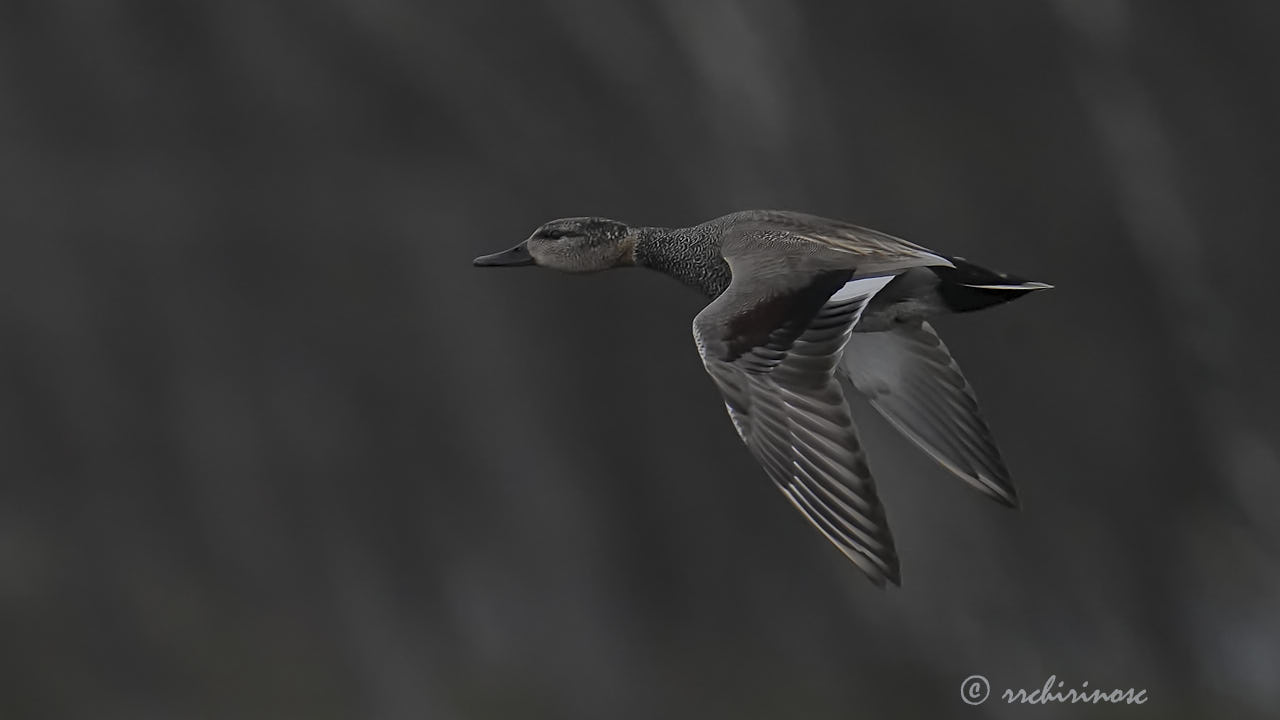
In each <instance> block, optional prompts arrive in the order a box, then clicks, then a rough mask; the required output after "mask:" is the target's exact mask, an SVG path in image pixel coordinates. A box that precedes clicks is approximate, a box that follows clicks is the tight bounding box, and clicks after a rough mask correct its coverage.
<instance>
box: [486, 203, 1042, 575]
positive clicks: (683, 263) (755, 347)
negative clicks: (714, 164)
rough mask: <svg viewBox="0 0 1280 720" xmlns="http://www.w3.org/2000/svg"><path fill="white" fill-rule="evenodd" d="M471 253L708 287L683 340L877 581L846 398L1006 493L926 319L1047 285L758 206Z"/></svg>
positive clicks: (560, 233)
mask: <svg viewBox="0 0 1280 720" xmlns="http://www.w3.org/2000/svg"><path fill="white" fill-rule="evenodd" d="M475 264H477V265H482V266H491V265H531V264H536V265H541V266H544V267H550V268H554V269H559V270H565V271H570V272H591V271H596V270H603V269H607V268H611V267H622V266H639V267H647V268H650V269H653V270H657V271H659V272H662V273H664V274H666V275H669V276H671V277H673V278H675V279H676V280H679V281H680V282H682V283H684V284H686V285H688V286H690V287H693V288H695V289H697V290H699V291H700V292H702V293H703V294H704V295H706V296H707V297H708V298H710V299H711V302H710V303H709V304H708V305H707V306H706V308H704V309H703V310H702V312H700V313H699V314H698V316H697V317H696V318H695V319H694V322H693V335H694V340H695V343H696V345H697V348H698V352H699V354H700V355H701V356H702V360H703V363H704V365H705V366H706V369H707V372H708V374H709V375H710V376H711V378H712V380H713V381H715V383H716V385H717V386H718V387H719V389H720V391H721V394H722V395H723V396H724V399H725V406H726V408H727V409H728V412H729V416H730V418H731V420H732V421H733V424H734V427H735V428H736V429H737V431H738V434H739V435H740V436H741V437H742V439H743V442H745V443H746V445H747V447H748V449H749V450H750V451H751V453H752V455H753V456H754V457H755V458H756V460H757V461H758V462H759V463H760V465H761V466H762V467H763V468H764V470H765V473H766V474H767V475H768V476H769V478H770V479H771V480H772V481H773V482H774V484H775V485H777V487H778V488H779V490H781V491H782V493H783V494H784V495H785V496H786V497H787V499H788V500H789V501H790V502H791V503H792V504H793V505H794V506H795V507H796V509H798V510H799V511H800V512H801V513H802V514H803V515H804V516H805V518H807V519H808V520H809V522H810V523H812V524H813V526H814V527H815V528H817V529H818V530H819V531H820V532H821V533H822V534H823V535H824V536H826V537H827V539H828V540H830V541H831V542H832V543H833V544H835V545H836V547H838V548H839V549H840V550H841V551H842V552H843V553H844V554H845V555H846V556H847V557H848V558H849V559H850V560H852V561H853V562H854V563H855V564H856V565H857V566H858V567H859V568H860V569H861V570H862V571H863V572H864V573H866V574H867V576H868V577H870V578H871V580H872V581H873V582H874V583H876V584H877V585H883V584H884V583H885V582H886V581H888V582H892V583H895V584H897V583H899V582H900V575H899V566H898V557H897V553H896V551H895V549H894V544H893V538H892V536H891V534H890V532H889V526H888V523H887V521H886V518H885V512H884V508H883V506H882V505H881V503H880V500H879V497H878V495H877V493H876V489H875V483H874V480H873V478H872V475H871V471H870V468H869V466H868V464H867V460H866V456H865V453H864V452H863V449H862V445H861V443H860V441H859V439H858V433H857V429H856V427H855V426H854V423H853V418H852V415H851V414H850V411H849V407H848V402H847V393H849V392H856V393H859V394H862V395H864V396H866V397H867V398H868V399H869V400H870V402H871V404H872V405H873V406H874V407H875V408H876V409H877V410H878V411H879V412H880V413H881V414H882V415H883V416H884V417H885V418H886V419H888V420H889V422H890V423H891V424H892V425H893V426H894V427H895V428H897V429H898V430H899V431H901V432H902V433H903V434H904V435H905V436H907V437H908V438H909V439H911V440H912V441H913V442H914V443H916V444H917V445H919V446H920V447H921V448H922V449H924V450H925V451H926V452H927V453H928V454H929V455H930V456H931V457H933V458H934V459H935V460H937V461H938V462H939V463H940V464H941V465H942V466H943V467H945V468H947V469H948V470H950V471H951V472H952V473H954V474H956V475H957V476H959V477H960V478H962V479H963V480H965V481H966V482H968V483H969V484H970V485H972V486H974V487H976V488H978V489H979V490H981V491H982V492H984V493H986V494H987V495H989V496H991V497H993V498H995V499H997V500H999V501H1001V502H1003V503H1005V504H1008V505H1015V504H1016V502H1017V499H1016V494H1015V492H1014V489H1013V484H1012V482H1011V480H1010V478H1009V472H1008V470H1007V469H1006V467H1005V464H1004V461H1003V459H1001V457H1000V453H999V451H998V449H997V448H996V445H995V442H994V440H992V438H991V433H990V430H989V429H988V427H987V424H986V422H985V421H984V420H983V419H982V416H981V413H980V412H979V409H978V404H977V398H976V396H975V394H974V392H973V390H972V388H971V387H970V386H969V384H968V382H967V381H966V380H965V378H964V376H963V374H962V373H961V372H960V368H959V366H958V365H957V364H956V362H955V360H954V359H952V357H951V355H950V353H949V352H948V351H947V348H946V346H945V345H944V344H943V343H942V341H941V340H940V339H939V338H938V336H937V334H936V333H935V332H934V330H933V328H932V327H931V326H930V325H929V323H928V322H927V319H928V318H931V317H934V316H936V315H941V314H945V313H950V312H967V311H970V310H976V309H981V308H983V307H988V306H991V305H995V304H999V303H1002V302H1006V301H1008V300H1011V299H1013V298H1015V297H1019V296H1021V295H1023V294H1026V293H1027V292H1030V291H1032V290H1038V289H1042V288H1046V287H1049V286H1048V285H1045V284H1043V283H1034V282H1029V281H1026V280H1022V279H1020V278H1014V277H1010V276H1008V275H1002V274H999V273H994V272H992V271H990V270H986V269H985V268H982V267H980V266H977V265H974V264H972V263H969V262H968V261H965V260H963V259H961V258H949V257H946V256H943V255H940V254H937V253H934V252H932V251H930V250H928V249H926V248H923V247H921V246H919V245H915V244H913V243H910V242H907V241H905V240H902V239H900V238H896V237H893V236H891V235H886V234H884V233H881V232H878V231H875V230H871V229H869V228H863V227H859V226H856V225H851V224H848V223H844V222H841V221H837V220H830V219H826V218H821V217H817V216H813V215H805V214H802V213H794V212H785V211H764V210H752V211H745V212H739V213H733V214H730V215H725V216H723V217H720V218H716V219H714V220H710V221H708V222H705V223H702V224H700V225H696V226H693V227H689V228H652V227H645V228H631V227H628V226H626V225H624V224H623V223H619V222H616V221H613V220H606V219H603V218H567V219H563V220H555V221H552V222H550V223H547V224H546V225H543V226H542V227H541V228H539V229H538V230H537V231H535V232H534V234H533V235H532V236H530V237H529V239H528V240H526V241H525V242H523V243H521V244H520V245H517V246H516V247H514V248H512V249H511V250H507V251H505V252H502V253H496V254H494V255H488V256H484V257H481V258H477V259H476V263H475Z"/></svg>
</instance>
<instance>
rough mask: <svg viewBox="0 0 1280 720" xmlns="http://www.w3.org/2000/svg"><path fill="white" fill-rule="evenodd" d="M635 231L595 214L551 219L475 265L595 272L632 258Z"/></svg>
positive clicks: (475, 261) (478, 259)
mask: <svg viewBox="0 0 1280 720" xmlns="http://www.w3.org/2000/svg"><path fill="white" fill-rule="evenodd" d="M634 250H635V235H634V234H633V233H632V232H631V228H629V227H627V225H626V224H625V223H620V222H618V221H617V220H609V219H607V218H598V217H577V218H562V219H560V220H552V221H551V222H549V223H547V224H545V225H543V226H542V227H540V228H538V229H537V230H535V231H534V233H533V234H532V235H530V236H529V239H528V240H525V241H524V242H522V243H520V244H519V245H516V246H515V247H513V248H511V249H510V250H503V251H502V252H499V253H494V254H492V255H483V256H481V257H478V258H476V259H475V260H474V261H472V263H473V264H474V265H476V266H478V267H512V266H518V265H539V266H541V267H545V268H551V269H553V270H562V271H564V272H596V271H599V270H608V269H609V268H613V267H619V266H623V265H631V264H632V263H633V262H634V252H633V251H634Z"/></svg>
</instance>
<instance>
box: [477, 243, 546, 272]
mask: <svg viewBox="0 0 1280 720" xmlns="http://www.w3.org/2000/svg"><path fill="white" fill-rule="evenodd" d="M471 264H472V265H475V266H476V267H519V266H521V265H532V264H533V256H532V255H530V254H529V248H528V246H527V245H526V243H520V244H519V245H517V246H515V247H513V248H511V249H510V250H503V251H502V252H496V253H494V254H492V255H481V256H480V257H478V258H476V259H475V260H472V261H471Z"/></svg>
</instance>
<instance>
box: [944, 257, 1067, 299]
mask: <svg viewBox="0 0 1280 720" xmlns="http://www.w3.org/2000/svg"><path fill="white" fill-rule="evenodd" d="M948 259H949V260H950V261H951V262H952V264H953V265H955V267H949V268H948V267H931V268H929V269H930V270H932V271H933V272H934V274H936V275H937V276H938V280H939V282H938V295H939V296H941V298H942V302H943V303H944V304H946V306H947V307H948V308H949V309H950V310H951V311H952V312H971V311H973V310H981V309H983V308H986V307H991V306H992V305H999V304H1001V303H1006V302H1009V301H1010V300H1016V299H1017V298H1020V297H1022V296H1023V295H1026V294H1027V293H1029V292H1033V291H1035V290H1046V289H1048V288H1051V287H1053V286H1052V285H1049V284H1047V283H1042V282H1035V281H1032V280H1024V279H1023V278H1020V277H1016V276H1013V275H1008V274H1005V273H998V272H995V271H994V270H988V269H987V268H984V267H982V266H980V265H974V264H973V263H971V262H969V261H968V260H965V259H964V258H959V257H954V258H948Z"/></svg>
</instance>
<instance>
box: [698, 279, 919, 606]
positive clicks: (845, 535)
mask: <svg viewBox="0 0 1280 720" xmlns="http://www.w3.org/2000/svg"><path fill="white" fill-rule="evenodd" d="M730 266H731V267H732V268H733V270H734V280H733V282H732V283H731V284H730V285H729V288H728V289H727V290H726V291H725V292H724V293H723V294H722V295H721V296H720V297H719V298H717V299H716V300H715V301H713V302H712V303H711V304H710V305H708V306H707V307H706V308H705V309H704V310H703V311H702V312H701V313H699V314H698V316H697V318H695V319H694V322H693V334H694V339H695V340H696V342H697V344H698V351H699V352H700V353H701V355H702V359H703V362H704V363H705V364H706V367H707V372H708V373H709V374H710V375H711V378H712V379H713V380H714V381H715V382H716V385H717V386H719V388H720V392H721V393H722V394H723V395H724V399H725V406H726V407H727V408H728V409H729V416H730V417H731V418H732V419H733V424H734V426H735V427H736V428H737V429H738V433H739V434H740V435H741V436H742V439H743V441H744V442H745V443H746V444H747V447H748V448H749V449H750V450H751V453H752V455H754V456H755V458H756V459H757V460H758V461H759V462H760V464H761V465H762V466H764V469H765V472H766V473H767V474H768V476H769V477H770V478H771V479H772V480H773V482H774V483H775V484H776V485H777V487H778V489H780V490H781V491H782V493H783V494H784V495H786V497H787V499H788V500H790V501H791V503H792V504H793V505H794V506H795V507H796V509H798V510H799V511H800V512H801V513H802V514H803V515H804V516H805V517H806V518H807V519H808V520H809V522H810V523H812V524H813V525H814V527H816V528H817V529H818V530H819V531H820V532H821V533H822V534H823V535H825V536H826V537H827V539H828V540H830V541H831V542H832V543H834V544H835V545H836V547H838V548H839V549H840V550H841V551H842V552H843V553H844V554H845V555H846V556H848V558H849V559H850V560H852V561H853V562H854V563H855V564H856V565H857V566H858V567H859V568H860V569H862V571H863V572H865V573H866V574H867V575H868V576H869V577H870V578H871V580H872V582H874V583H875V584H876V585H883V584H884V583H885V581H886V580H888V581H889V582H892V583H894V584H897V583H898V582H899V574H898V557H897V553H896V552H895V550H894V546H893V537H892V536H891V535H890V533H889V526H888V523H887V522H886V520H885V514H884V508H883V506H882V505H881V504H880V499H879V497H878V496H877V495H876V489H875V484H874V482H873V480H872V477H871V471H870V469H869V468H868V467H867V461H866V456H865V454H864V453H863V451H862V445H861V443H860V442H859V441H858V433H857V429H856V428H855V427H854V424H853V418H852V417H851V416H850V414H849V407H848V404H847V402H846V400H845V396H844V392H843V391H842V389H841V386H840V383H839V381H838V380H837V379H836V378H835V375H834V373H835V369H836V367H837V365H838V364H839V362H840V355H841V350H842V349H843V347H844V345H845V343H846V342H847V341H848V339H849V334H850V329H851V328H852V327H853V324H854V323H855V322H857V319H858V317H859V315H860V314H861V312H862V310H863V308H864V307H865V306H866V302H867V300H869V299H870V298H871V296H872V295H874V294H875V292H876V291H877V290H879V289H880V288H882V287H883V286H884V285H885V284H887V283H888V281H889V280H891V279H892V278H891V277H890V276H881V277H874V278H862V279H856V280H853V279H851V278H852V275H853V272H852V271H850V270H844V271H833V272H828V273H823V274H819V275H814V276H808V277H800V276H795V277H788V278H776V277H775V278H772V279H771V281H770V282H769V283H768V290H767V291H766V290H765V289H764V287H763V286H762V283H760V282H759V281H755V280H752V278H751V276H745V275H744V274H742V273H741V272H740V264H739V266H738V267H735V263H734V261H733V260H732V259H730ZM739 278H742V279H741V280H740V279H739Z"/></svg>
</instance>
